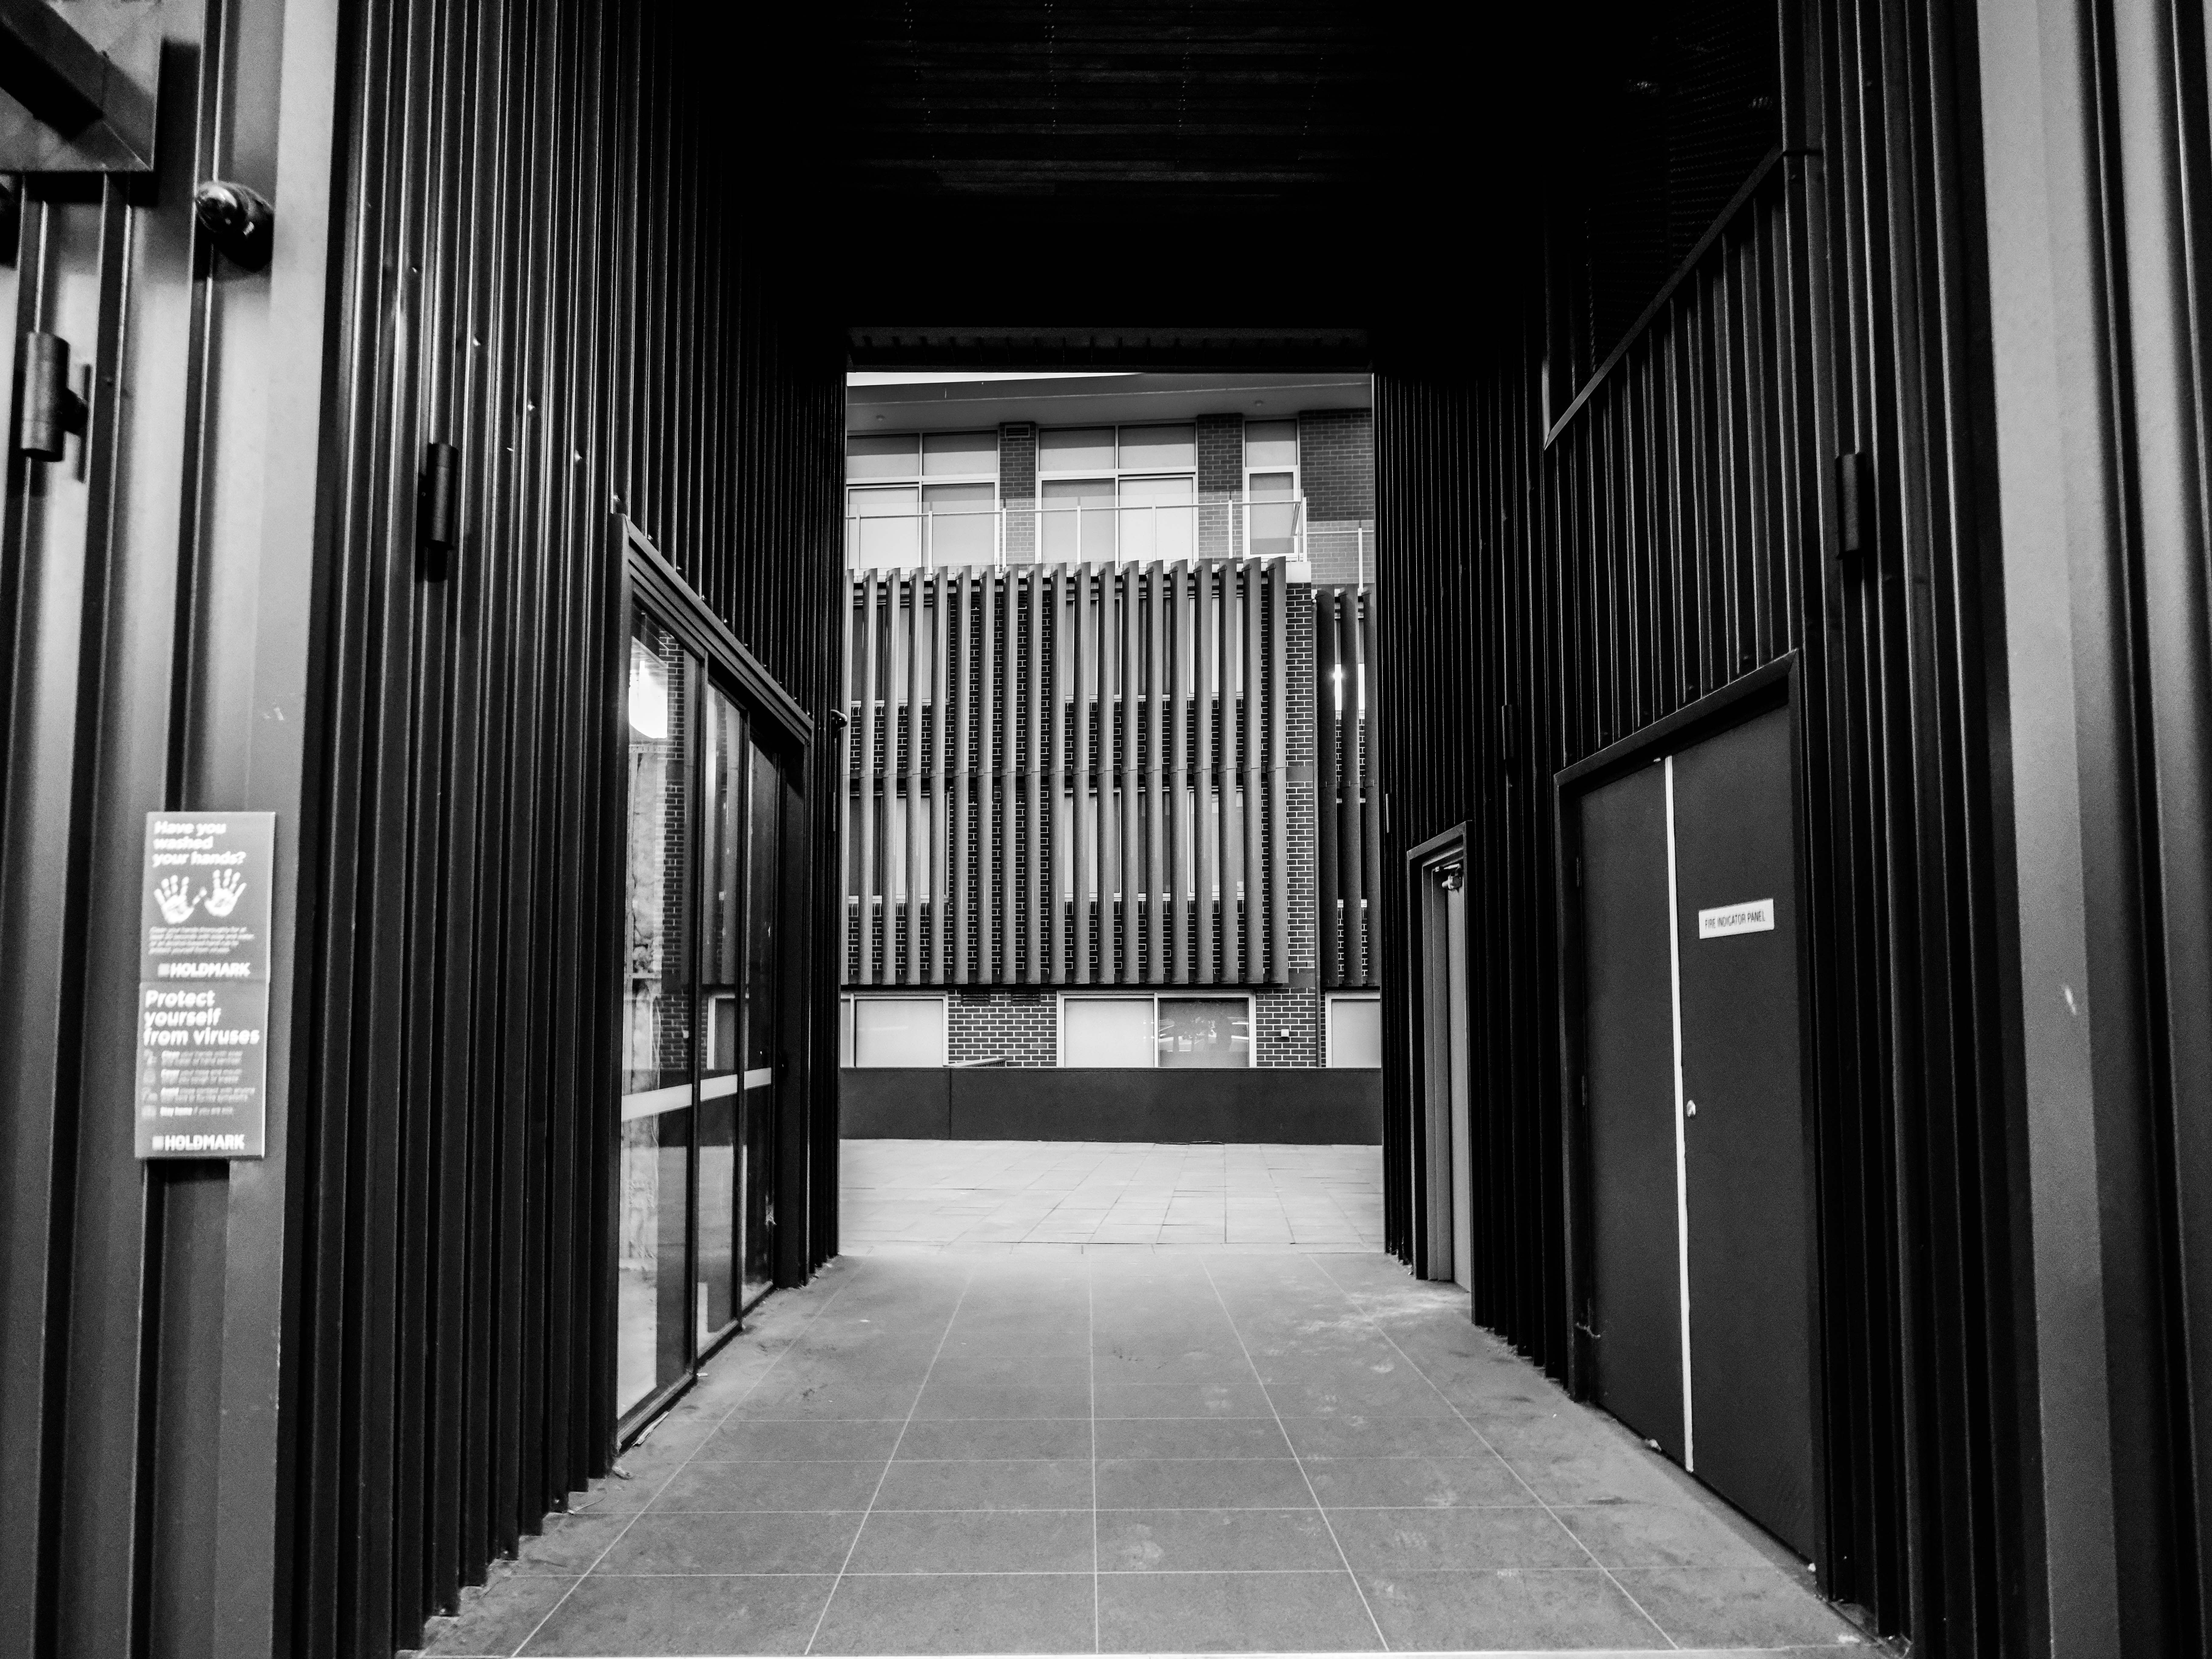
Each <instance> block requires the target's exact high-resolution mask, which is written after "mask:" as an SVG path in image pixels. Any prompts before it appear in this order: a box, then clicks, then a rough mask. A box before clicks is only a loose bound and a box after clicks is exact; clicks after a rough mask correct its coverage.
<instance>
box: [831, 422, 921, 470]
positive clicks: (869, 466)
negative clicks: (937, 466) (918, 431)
mask: <svg viewBox="0 0 2212 1659" xmlns="http://www.w3.org/2000/svg"><path fill="white" fill-rule="evenodd" d="M920 464H921V446H920V445H919V443H918V442H917V441H916V440H915V434H913V433H911V432H861V433H855V434H854V435H852V436H850V437H848V438H847V439H846V440H845V476H846V477H848V478H911V477H915V473H916V471H917V470H918V468H919V466H920Z"/></svg>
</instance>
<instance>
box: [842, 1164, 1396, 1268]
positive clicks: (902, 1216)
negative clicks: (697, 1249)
mask: <svg viewBox="0 0 2212 1659" xmlns="http://www.w3.org/2000/svg"><path fill="white" fill-rule="evenodd" d="M844 1197H845V1201H844V1209H843V1213H842V1218H841V1221H842V1228H843V1236H844V1245H845V1249H846V1250H847V1251H848V1253H851V1254H862V1253H866V1252H867V1251H870V1250H872V1249H875V1248H877V1247H878V1246H879V1245H884V1244H898V1245H910V1244H960V1245H975V1244H1001V1245H1013V1244H1043V1243H1050V1244H1213V1245H1222V1244H1259V1245H1270V1244H1273V1245H1283V1244H1287V1245H1291V1246H1293V1247H1296V1248H1300V1249H1328V1250H1344V1249H1370V1250H1379V1249H1382V1248H1383V1156H1382V1149H1381V1148H1379V1147H1376V1146H1167V1145H1152V1144H1148V1143H1129V1142H1103V1141H1082V1140H1073V1141H1041V1140H848V1141H847V1142H846V1143H845V1167H844Z"/></svg>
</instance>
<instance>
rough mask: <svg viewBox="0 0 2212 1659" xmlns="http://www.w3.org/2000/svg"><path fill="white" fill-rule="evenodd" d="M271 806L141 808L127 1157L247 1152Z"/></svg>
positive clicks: (256, 1066) (258, 1040) (251, 1140)
mask: <svg viewBox="0 0 2212 1659" xmlns="http://www.w3.org/2000/svg"><path fill="white" fill-rule="evenodd" d="M275 858H276V814H275V813H274V812H210V813H204V814H201V813H195V814H191V815H187V814H185V813H181V812H149V813H148V814H147V815H146V869H145V880H144V892H145V900H144V903H143V907H142V910H141V919H140V927H139V948H138V1006H137V1011H136V1023H137V1030H138V1091H137V1107H136V1109H137V1118H138V1123H137V1128H138V1134H137V1141H138V1156H139V1157H141V1158H259V1157H260V1156H261V1155H262V1152H263V1146H264V1139H265V1127H266V1126H265V1121H264V1120H265V1116H266V1105H265V1101H264V1093H265V1089H266V1085H267V1081H268V1074H269V1066H268V1060H267V1058H266V1051H267V1038H268V1027H269V962H270V939H269V918H270V887H271V881H270V877H271V874H272V866H273V865H274V862H275Z"/></svg>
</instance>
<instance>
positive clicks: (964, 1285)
mask: <svg viewBox="0 0 2212 1659" xmlns="http://www.w3.org/2000/svg"><path fill="white" fill-rule="evenodd" d="M974 1283H975V1268H973V1267H970V1268H969V1269H968V1277H967V1278H965V1279H962V1280H961V1281H960V1294H959V1296H958V1297H956V1298H955V1299H954V1301H953V1304H952V1312H951V1315H950V1316H948V1317H947V1318H946V1319H945V1330H944V1334H942V1335H940V1336H939V1338H938V1339H937V1351H936V1352H935V1353H933V1354H931V1355H930V1357H929V1370H927V1371H924V1372H923V1373H922V1374H921V1387H920V1388H919V1389H915V1394H914V1404H913V1405H911V1406H909V1407H907V1413H906V1421H905V1422H904V1423H902V1424H901V1425H899V1432H898V1438H897V1439H896V1440H894V1441H892V1442H891V1455H890V1456H889V1457H887V1458H885V1459H884V1472H883V1473H882V1474H879V1475H878V1476H877V1477H876V1486H875V1490H874V1491H873V1492H870V1493H869V1494H868V1507H867V1508H866V1510H862V1511H861V1513H860V1525H859V1526H857V1527H855V1528H853V1541H852V1542H851V1543H849V1544H848V1545H846V1546H845V1559H844V1560H842V1562H840V1563H839V1564H838V1566H837V1581H836V1583H833V1584H832V1585H830V1586H829V1595H828V1596H827V1597H826V1598H825V1599H824V1600H823V1603H822V1611H821V1612H819V1613H816V1614H815V1615H814V1628H813V1629H812V1630H811V1631H810V1632H808V1633H807V1637H806V1646H805V1648H804V1649H803V1650H802V1651H803V1652H805V1653H811V1652H813V1651H814V1644H815V1641H816V1638H818V1637H820V1635H821V1634H822V1625H823V1620H826V1619H828V1618H829V1604H830V1602H832V1601H836V1599H837V1590H838V1588H839V1586H841V1585H842V1584H843V1583H844V1582H845V1569H846V1568H847V1567H849V1566H851V1565H853V1553H854V1551H855V1550H857V1549H859V1548H860V1534H862V1533H864V1532H866V1530H867V1529H868V1516H871V1515H873V1514H874V1513H875V1510H876V1499H878V1498H880V1497H882V1496H883V1492H884V1481H886V1480H890V1478H891V1465H892V1464H893V1463H895V1462H897V1461H898V1449H899V1448H900V1447H901V1446H902V1445H904V1444H905V1443H906V1431H908V1429H910V1428H912V1427H913V1426H914V1414H915V1413H916V1412H918V1411H920V1410H921V1397H922V1395H925V1394H927V1393H928V1392H929V1374H930V1371H933V1370H936V1369H937V1360H938V1356H939V1355H940V1354H942V1353H943V1352H945V1344H946V1343H947V1342H949V1341H951V1340H952V1328H953V1326H954V1325H955V1324H957V1323H958V1322H959V1319H960V1309H961V1306H962V1304H964V1303H965V1302H966V1301H967V1300H968V1287H969V1285H973V1284H974Z"/></svg>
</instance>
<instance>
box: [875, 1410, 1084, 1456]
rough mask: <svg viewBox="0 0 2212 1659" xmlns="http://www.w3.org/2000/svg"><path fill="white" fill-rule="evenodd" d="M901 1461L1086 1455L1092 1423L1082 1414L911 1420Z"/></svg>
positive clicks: (900, 1449)
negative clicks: (1079, 1415) (1082, 1416)
mask: <svg viewBox="0 0 2212 1659" xmlns="http://www.w3.org/2000/svg"><path fill="white" fill-rule="evenodd" d="M898 1455H899V1457H900V1459H901V1461H902V1462H945V1461H957V1460H959V1459H962V1458H976V1457H981V1458H994V1459H1005V1458H1010V1457H1023V1458H1031V1457H1045V1458H1050V1457H1085V1458H1087V1457H1089V1456H1090V1455H1091V1424H1090V1423H1089V1422H1088V1421H1087V1420H1086V1419H1081V1418H993V1419H981V1420H975V1421H969V1420H963V1419H956V1420H953V1421H950V1422H927V1421H922V1420H920V1419H917V1420H916V1421H915V1422H912V1423H909V1424H908V1425H907V1430H906V1436H905V1437H904V1438H903V1439H902V1440H901V1441H900V1442H899V1443H898Z"/></svg>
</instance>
